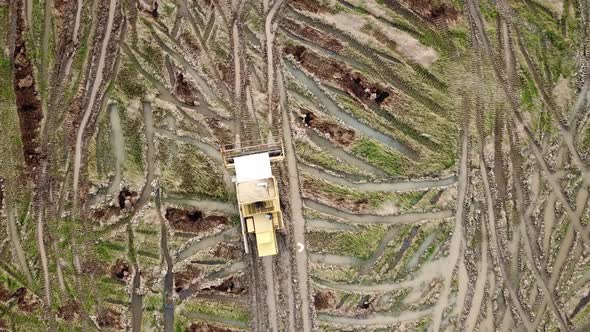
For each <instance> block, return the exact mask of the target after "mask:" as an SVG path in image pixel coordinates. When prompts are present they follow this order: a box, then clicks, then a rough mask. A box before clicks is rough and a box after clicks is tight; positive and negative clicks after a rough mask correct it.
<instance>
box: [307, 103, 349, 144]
mask: <svg viewBox="0 0 590 332" xmlns="http://www.w3.org/2000/svg"><path fill="white" fill-rule="evenodd" d="M302 112H303V114H304V115H305V117H304V118H303V122H304V123H305V125H306V126H308V127H311V128H313V129H316V130H317V131H319V132H321V133H323V134H326V135H328V136H329V137H330V139H331V140H334V141H335V142H336V143H338V144H340V145H344V146H350V145H351V144H352V143H354V141H355V140H356V132H355V131H354V130H352V129H349V128H345V127H343V126H341V125H340V124H338V123H337V122H335V121H330V120H326V119H322V118H320V117H319V116H317V115H316V114H315V113H313V112H312V111H310V110H302Z"/></svg>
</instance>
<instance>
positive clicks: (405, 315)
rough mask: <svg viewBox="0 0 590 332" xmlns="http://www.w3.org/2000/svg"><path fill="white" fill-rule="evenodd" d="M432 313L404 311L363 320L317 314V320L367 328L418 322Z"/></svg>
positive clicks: (368, 317)
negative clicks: (368, 326) (369, 326)
mask: <svg viewBox="0 0 590 332" xmlns="http://www.w3.org/2000/svg"><path fill="white" fill-rule="evenodd" d="M431 313H432V311H431V310H421V311H404V312H400V313H398V314H396V315H387V314H371V315H368V316H367V317H364V318H355V317H344V316H335V315H329V314H318V320H321V321H324V322H329V323H333V324H343V325H346V326H347V327H350V326H367V325H379V326H381V325H391V324H395V323H400V322H404V321H412V320H419V319H421V318H423V317H426V316H428V315H430V314H431Z"/></svg>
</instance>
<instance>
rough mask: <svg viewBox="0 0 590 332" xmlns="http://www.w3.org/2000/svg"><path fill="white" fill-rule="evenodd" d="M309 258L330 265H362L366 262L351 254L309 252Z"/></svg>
mask: <svg viewBox="0 0 590 332" xmlns="http://www.w3.org/2000/svg"><path fill="white" fill-rule="evenodd" d="M309 260H310V261H312V262H314V263H323V264H328V265H355V266H362V265H363V264H365V262H366V261H365V260H363V259H360V258H356V257H351V256H340V255H330V254H316V253H311V254H309Z"/></svg>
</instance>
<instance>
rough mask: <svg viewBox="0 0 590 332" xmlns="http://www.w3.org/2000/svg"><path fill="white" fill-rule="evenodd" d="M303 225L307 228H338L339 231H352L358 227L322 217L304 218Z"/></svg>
mask: <svg viewBox="0 0 590 332" xmlns="http://www.w3.org/2000/svg"><path fill="white" fill-rule="evenodd" d="M305 224H306V225H305V227H306V228H307V229H328V230H330V229H332V230H340V231H353V230H356V229H358V227H356V226H353V225H349V224H345V223H341V222H337V221H328V220H324V219H315V218H311V219H305Z"/></svg>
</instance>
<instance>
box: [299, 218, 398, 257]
mask: <svg viewBox="0 0 590 332" xmlns="http://www.w3.org/2000/svg"><path fill="white" fill-rule="evenodd" d="M386 231H387V230H386V228H385V227H383V226H380V225H378V226H369V227H367V228H366V229H365V230H362V231H360V232H348V231H347V232H338V233H334V232H326V231H312V232H310V233H308V234H307V235H306V238H307V240H308V241H309V244H310V245H311V247H312V248H313V250H315V251H318V252H322V253H332V254H338V255H344V256H352V257H358V258H361V259H368V258H369V257H371V255H372V254H373V252H375V250H377V247H378V246H379V242H380V241H381V239H382V238H383V236H384V235H385V232H386Z"/></svg>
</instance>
